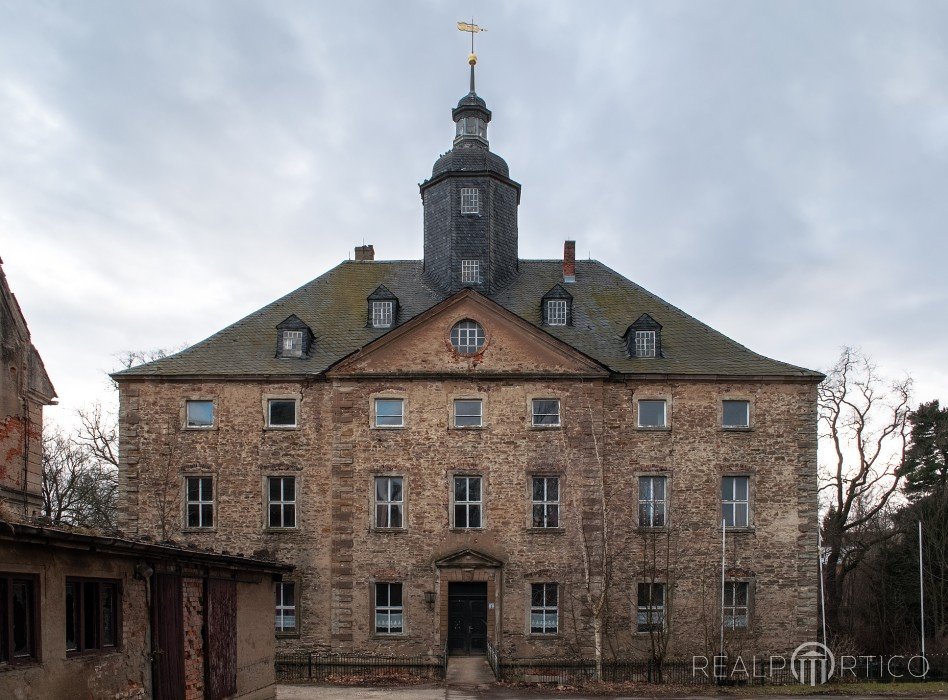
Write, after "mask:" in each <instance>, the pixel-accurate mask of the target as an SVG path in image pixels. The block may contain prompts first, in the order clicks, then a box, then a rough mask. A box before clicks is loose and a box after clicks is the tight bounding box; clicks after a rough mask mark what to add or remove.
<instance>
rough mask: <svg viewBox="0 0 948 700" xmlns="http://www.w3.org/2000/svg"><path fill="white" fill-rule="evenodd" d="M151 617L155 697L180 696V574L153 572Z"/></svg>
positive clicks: (175, 699)
mask: <svg viewBox="0 0 948 700" xmlns="http://www.w3.org/2000/svg"><path fill="white" fill-rule="evenodd" d="M151 585H152V596H153V598H154V604H153V608H152V621H151V658H152V683H153V686H154V688H153V693H154V696H155V698H156V700H184V619H183V616H184V606H183V605H182V601H181V577H180V576H177V575H176V574H155V575H154V576H153V577H152V579H151Z"/></svg>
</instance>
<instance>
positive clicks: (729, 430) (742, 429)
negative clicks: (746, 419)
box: [721, 425, 754, 433]
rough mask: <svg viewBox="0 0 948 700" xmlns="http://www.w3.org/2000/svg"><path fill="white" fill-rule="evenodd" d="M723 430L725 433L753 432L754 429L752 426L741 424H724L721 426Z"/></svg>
mask: <svg viewBox="0 0 948 700" xmlns="http://www.w3.org/2000/svg"><path fill="white" fill-rule="evenodd" d="M721 432H724V433H752V432H754V429H753V428H752V427H751V426H749V425H748V426H744V427H741V426H739V425H733V426H732V425H723V426H721Z"/></svg>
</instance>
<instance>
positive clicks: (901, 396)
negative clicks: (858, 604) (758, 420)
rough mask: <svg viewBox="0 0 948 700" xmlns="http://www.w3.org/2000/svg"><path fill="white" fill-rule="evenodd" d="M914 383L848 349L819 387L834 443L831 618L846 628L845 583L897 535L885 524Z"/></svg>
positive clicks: (828, 541)
mask: <svg viewBox="0 0 948 700" xmlns="http://www.w3.org/2000/svg"><path fill="white" fill-rule="evenodd" d="M911 386H912V381H911V379H910V378H908V377H906V378H904V379H902V380H899V381H886V380H885V379H884V378H883V377H882V376H880V374H879V372H878V370H877V369H876V367H875V366H874V365H873V363H872V362H871V360H870V359H869V358H868V357H867V356H865V355H864V354H862V353H861V352H859V351H857V350H854V349H852V348H844V349H843V351H842V354H841V355H840V357H839V360H838V361H837V362H836V365H835V366H834V367H833V369H832V370H830V371H829V373H828V374H827V376H826V379H825V380H824V381H823V383H822V384H820V387H819V411H820V416H819V419H820V426H821V430H820V437H821V439H823V440H825V441H826V442H828V443H829V444H830V445H831V447H832V454H833V459H832V462H831V463H830V464H828V465H826V467H825V468H824V473H823V475H822V476H823V480H822V481H823V483H822V485H821V486H820V492H821V495H822V496H823V498H825V499H826V501H828V510H827V513H826V516H825V517H824V518H823V543H824V547H825V548H826V550H827V564H826V567H825V569H824V589H825V595H826V621H827V625H828V626H829V627H830V628H831V629H832V630H833V631H834V633H837V634H838V633H839V632H840V606H841V603H842V600H843V595H844V591H845V587H844V583H845V579H846V576H847V575H849V574H850V573H851V572H852V571H853V570H854V569H855V568H856V567H858V566H859V563H860V562H861V561H862V560H863V558H864V557H865V556H866V554H867V553H868V552H869V551H870V550H871V549H872V548H873V547H874V546H875V545H877V544H879V543H880V542H882V541H883V540H885V539H887V538H888V537H891V536H892V534H893V531H892V529H891V528H886V527H878V520H879V518H880V517H882V516H884V515H885V514H886V511H887V508H888V506H889V503H890V499H891V498H892V496H893V494H895V493H896V492H897V490H898V488H899V484H900V481H901V473H900V465H901V464H902V463H903V461H904V459H905V452H906V449H907V446H908V436H909V423H908V414H909V401H910V399H911Z"/></svg>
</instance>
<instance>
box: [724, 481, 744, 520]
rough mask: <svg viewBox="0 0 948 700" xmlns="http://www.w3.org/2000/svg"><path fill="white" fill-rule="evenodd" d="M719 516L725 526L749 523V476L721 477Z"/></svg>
mask: <svg viewBox="0 0 948 700" xmlns="http://www.w3.org/2000/svg"><path fill="white" fill-rule="evenodd" d="M721 517H722V518H723V519H724V525H725V527H747V526H748V525H749V524H750V477H748V476H725V477H724V478H722V479H721Z"/></svg>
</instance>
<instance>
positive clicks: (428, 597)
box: [425, 591, 435, 608]
mask: <svg viewBox="0 0 948 700" xmlns="http://www.w3.org/2000/svg"><path fill="white" fill-rule="evenodd" d="M434 602H435V592H434V591H425V605H427V606H428V607H429V608H433V607H434Z"/></svg>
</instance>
